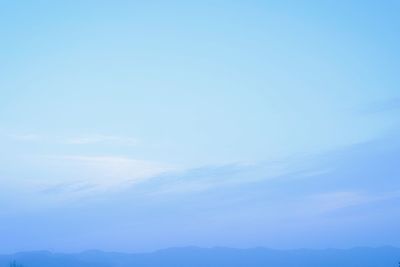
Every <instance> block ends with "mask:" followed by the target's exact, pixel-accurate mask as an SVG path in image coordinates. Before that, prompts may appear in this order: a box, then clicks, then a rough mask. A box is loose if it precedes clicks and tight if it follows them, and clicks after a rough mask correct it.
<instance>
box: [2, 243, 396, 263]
mask: <svg viewBox="0 0 400 267" xmlns="http://www.w3.org/2000/svg"><path fill="white" fill-rule="evenodd" d="M12 260H16V261H17V262H18V263H20V264H23V265H24V266H25V267H267V266H268V267H284V266H290V267H397V266H398V262H399V261H400V249H399V248H394V247H380V248H361V247H360V248H353V249H325V250H309V249H299V250H272V249H265V248H254V249H231V248H209V249H205V248H196V247H186V248H170V249H165V250H159V251H156V252H151V253H132V254H129V253H115V252H102V251H97V250H91V251H86V252H82V253H76V254H63V253H50V252H45V251H40V252H23V253H16V254H13V255H1V256H0V267H6V266H8V264H9V263H10V262H11V261H12Z"/></svg>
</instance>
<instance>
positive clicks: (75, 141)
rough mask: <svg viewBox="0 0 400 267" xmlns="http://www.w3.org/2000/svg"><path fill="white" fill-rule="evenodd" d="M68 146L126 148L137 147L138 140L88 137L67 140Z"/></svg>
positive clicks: (108, 136)
mask: <svg viewBox="0 0 400 267" xmlns="http://www.w3.org/2000/svg"><path fill="white" fill-rule="evenodd" d="M64 141H65V143H67V144H73V145H87V144H98V143H103V144H118V145H126V146H135V145H137V144H138V140H137V139H135V138H132V137H123V136H115V135H99V134H98V135H87V136H78V137H72V138H67V139H65V140H64Z"/></svg>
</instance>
